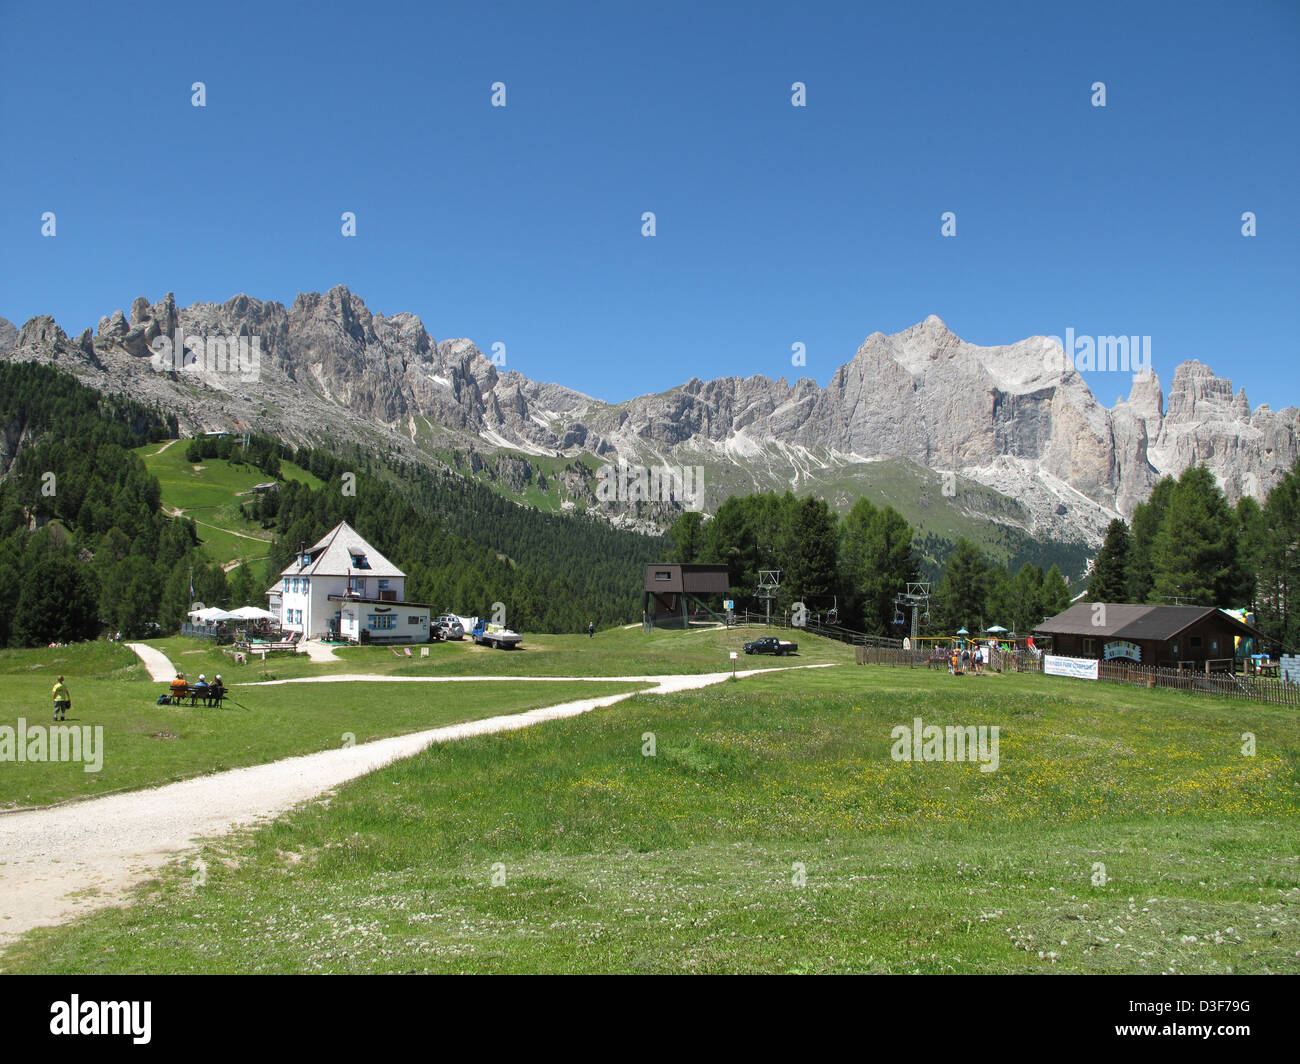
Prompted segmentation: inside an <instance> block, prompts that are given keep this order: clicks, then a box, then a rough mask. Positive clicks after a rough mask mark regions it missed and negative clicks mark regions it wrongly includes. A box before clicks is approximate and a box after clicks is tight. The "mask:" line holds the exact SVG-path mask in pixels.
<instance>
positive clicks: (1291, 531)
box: [1256, 461, 1300, 654]
mask: <svg viewBox="0 0 1300 1064" xmlns="http://www.w3.org/2000/svg"><path fill="white" fill-rule="evenodd" d="M1263 520H1264V535H1263V543H1262V546H1261V548H1260V553H1259V583H1258V586H1257V590H1256V617H1257V619H1258V621H1259V627H1260V629H1261V630H1262V631H1263V632H1264V633H1265V634H1266V635H1268V636H1269V637H1270V638H1272V639H1276V640H1278V641H1279V642H1281V644H1282V647H1283V650H1284V651H1286V652H1287V653H1291V654H1295V653H1300V461H1298V462H1297V463H1296V465H1295V466H1294V467H1293V468H1292V469H1291V471H1290V472H1289V473H1287V474H1286V475H1285V476H1283V477H1282V479H1281V481H1280V482H1279V483H1278V484H1277V485H1276V486H1275V487H1274V488H1273V490H1272V491H1270V492H1269V493H1268V498H1267V499H1266V500H1265V502H1264V512H1263Z"/></svg>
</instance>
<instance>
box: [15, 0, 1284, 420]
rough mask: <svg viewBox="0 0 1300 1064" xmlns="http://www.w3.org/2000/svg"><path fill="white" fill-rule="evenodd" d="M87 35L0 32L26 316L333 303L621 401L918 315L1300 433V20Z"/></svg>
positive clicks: (798, 8)
mask: <svg viewBox="0 0 1300 1064" xmlns="http://www.w3.org/2000/svg"><path fill="white" fill-rule="evenodd" d="M110 7H111V5H105V4H99V3H93V4H92V3H83V4H66V3H59V2H57V0H55V2H49V0H44V2H40V3H29V2H20V3H13V2H0V115H2V116H3V119H4V132H5V143H6V150H5V152H4V154H3V158H0V315H2V316H4V317H7V318H9V319H10V320H11V321H14V322H15V323H17V324H19V325H21V323H22V322H23V321H25V320H26V319H27V318H29V317H31V316H32V315H35V314H38V313H49V314H52V315H54V317H55V318H56V320H58V322H59V323H60V324H61V325H62V326H63V327H64V328H65V329H66V330H67V331H68V332H69V333H73V334H75V333H76V332H78V331H80V330H81V329H82V328H84V327H86V326H87V325H94V324H95V323H96V322H97V321H98V319H99V317H100V316H101V315H103V314H107V313H111V312H112V311H113V310H115V309H118V308H121V309H124V310H125V309H129V306H130V303H131V300H132V299H133V298H134V297H135V296H138V295H144V296H147V297H148V298H149V299H150V300H156V299H158V298H160V297H161V296H162V295H163V294H164V293H165V292H167V291H174V292H175V293H176V298H177V301H178V302H179V303H181V304H186V303H191V302H194V301H197V300H204V301H216V302H221V301H224V300H226V299H228V298H229V297H231V296H233V295H235V294H236V293H239V292H245V293H248V294H249V295H252V296H256V297H258V298H261V299H267V300H279V301H281V302H284V303H286V304H287V303H289V302H291V301H292V300H293V298H294V296H295V295H296V294H297V293H298V292H300V291H313V290H318V291H323V290H325V289H327V288H329V287H331V286H333V285H335V284H340V283H342V284H346V285H348V287H349V288H351V289H352V291H353V292H355V293H357V294H358V295H360V296H361V297H362V298H364V299H365V300H366V303H367V305H368V306H369V307H370V308H371V310H373V311H376V312H382V313H388V314H392V313H397V312H399V311H412V312H414V313H416V314H418V315H420V317H421V318H422V319H423V321H424V324H425V326H426V328H427V329H428V330H429V332H430V333H431V334H432V335H433V336H434V337H435V338H436V339H445V338H448V337H454V336H468V337H470V338H471V339H473V340H474V341H475V342H476V343H477V344H478V345H479V347H480V348H482V349H484V350H485V351H486V350H489V349H490V347H491V345H492V344H493V343H495V342H502V343H504V344H506V351H507V364H508V366H509V367H510V368H513V369H518V370H520V371H521V372H523V373H526V374H528V375H529V376H530V377H534V378H538V379H543V380H556V381H559V382H561V383H564V384H566V385H569V386H571V387H574V388H578V389H579V390H582V391H585V392H587V393H589V394H592V395H595V396H598V397H600V398H604V399H609V400H620V399H625V398H628V397H630V396H633V395H636V394H640V393H643V392H647V391H658V390H662V389H665V388H669V387H672V386H673V385H675V384H678V383H680V382H682V381H684V380H686V379H688V378H690V377H692V376H699V377H703V378H709V377H715V376H722V375H731V374H735V375H740V376H748V375H751V374H755V373H763V374H766V375H768V376H772V377H777V376H786V377H787V378H789V379H792V380H793V379H794V378H795V377H798V376H811V377H814V378H816V379H817V381H818V382H819V383H821V384H825V383H826V382H827V380H828V379H829V378H830V376H831V375H832V373H833V372H834V370H835V368H836V367H838V366H839V365H840V364H841V363H843V362H845V361H847V360H848V359H850V358H851V357H852V355H853V352H854V351H855V349H856V348H857V346H858V345H859V344H860V343H861V342H862V340H863V339H864V338H865V337H866V336H867V335H868V334H870V333H871V332H873V331H875V330H881V331H884V332H895V331H898V330H899V329H903V328H906V327H907V326H909V325H911V324H914V323H915V322H917V321H919V320H921V319H923V318H924V317H925V316H926V315H927V314H931V313H933V314H938V315H939V316H940V317H941V318H943V319H944V320H945V321H946V322H947V324H948V326H949V327H950V328H951V329H952V330H953V331H954V332H956V333H957V334H958V335H960V336H962V337H963V338H964V339H967V340H970V341H972V342H975V343H981V344H995V343H1008V342H1011V341H1014V340H1017V339H1021V338H1023V337H1025V336H1030V335H1034V334H1057V335H1063V334H1064V333H1065V330H1066V329H1067V328H1068V327H1072V328H1073V329H1074V330H1075V332H1076V333H1077V334H1080V335H1084V334H1092V335H1104V334H1129V335H1132V334H1137V335H1148V336H1150V337H1151V338H1152V339H1151V349H1152V355H1153V362H1154V366H1155V369H1156V371H1157V372H1158V373H1159V374H1160V377H1161V381H1162V383H1163V384H1164V386H1165V388H1166V391H1167V390H1168V385H1169V382H1170V379H1171V378H1172V375H1173V368H1174V366H1175V365H1176V364H1177V363H1178V362H1180V361H1182V360H1183V359H1186V358H1199V359H1200V360H1201V361H1203V362H1207V363H1208V364H1209V365H1211V366H1213V367H1214V369H1215V370H1216V371H1217V372H1219V373H1220V374H1222V375H1225V376H1230V377H1231V378H1232V379H1233V381H1234V384H1235V385H1237V386H1239V387H1240V386H1243V385H1244V386H1245V388H1246V389H1247V393H1248V395H1249V396H1250V399H1251V402H1252V403H1253V404H1256V405H1258V404H1259V403H1262V402H1268V403H1269V404H1270V405H1272V406H1273V407H1274V408H1278V407H1281V406H1285V405H1288V404H1294V405H1300V383H1297V380H1298V377H1300V375H1298V374H1297V372H1296V367H1297V364H1298V362H1297V355H1298V354H1300V350H1298V346H1300V345H1298V344H1297V339H1296V337H1297V328H1296V326H1297V302H1298V300H1297V292H1300V255H1297V247H1298V246H1300V245H1298V239H1297V238H1298V237H1300V220H1298V219H1297V195H1298V192H1300V136H1297V133H1298V132H1300V128H1298V127H1300V119H1298V118H1297V103H1298V101H1300V63H1297V60H1296V55H1297V49H1298V47H1300V3H1297V2H1295V0H1276V2H1274V0H1254V2H1246V3H1242V4H1238V5H1234V6H1229V5H1223V4H1203V3H1186V2H1177V3H1141V2H1134V0H1125V2H1121V3H1108V2H1090V3H1085V4H1058V3H1049V4H1040V3H1010V2H1002V3H998V2H994V3H987V4H984V3H981V4H965V3H961V4H933V3H909V4H890V5H878V6H877V5H867V4H857V3H843V4H824V3H816V2H812V3H807V4H804V3H800V4H793V3H788V2H784V3H779V4H746V5H739V4H736V5H727V6H718V5H709V4H700V3H683V4H676V3H659V2H656V3H653V4H608V3H582V4H579V3H564V2H562V0H561V2H557V3H554V4H499V3H497V4H493V3H475V4H456V5H427V6H426V5H416V4H412V5H410V6H409V7H408V6H406V5H399V4H385V3H379V4H375V5H370V6H368V7H367V6H365V5H358V4H335V3H318V4H311V5H297V4H294V5H281V4H275V3H270V4H250V5H239V4H223V5H221V7H220V8H212V7H210V6H205V5H198V6H194V5H178V6H173V5H163V4H157V5H153V4H144V5H136V6H134V7H132V8H122V9H120V10H110ZM195 81H203V82H204V83H205V84H206V91H207V106H206V107H204V108H196V107H193V106H191V88H190V86H191V84H192V83H193V82H195ZM496 81H502V82H504V83H505V85H506V94H507V95H506V101H507V106H506V107H505V108H493V107H492V106H491V105H490V97H491V85H492V83H493V82H496ZM795 81H802V82H804V83H805V84H806V86H807V107H806V108H795V107H792V106H791V85H792V83H793V82H795ZM1096 81H1102V82H1104V83H1105V85H1106V96H1107V100H1106V102H1107V106H1106V107H1105V108H1096V107H1093V106H1092V105H1091V96H1092V89H1091V86H1092V84H1093V83H1094V82H1096ZM349 210H350V211H355V212H356V215H357V235H356V237H354V238H346V237H343V236H342V235H341V234H340V226H341V222H340V215H341V214H342V212H343V211H349ZM44 211H54V212H55V213H56V217H57V235H56V236H55V237H52V238H50V237H42V236H41V215H42V212H44ZM644 211H653V212H655V215H656V219H657V235H655V236H654V237H653V238H647V237H644V236H642V235H641V216H642V212H644ZM944 211H954V212H955V213H956V216H957V235H956V236H954V237H951V238H945V237H943V236H941V235H940V227H941V215H942V213H943V212H944ZM1244 211H1253V212H1255V215H1256V217H1257V226H1258V235H1257V236H1255V237H1253V238H1247V237H1244V236H1242V235H1241V226H1242V222H1241V215H1242V213H1243V212H1244ZM795 342H801V343H803V344H804V345H806V350H807V365H806V367H804V368H796V367H793V366H792V365H791V361H790V356H791V345H792V344H793V343H795ZM1089 379H1090V383H1091V384H1092V385H1093V389H1094V391H1095V392H1096V393H1097V395H1098V398H1099V399H1101V401H1103V402H1104V403H1106V404H1107V405H1109V404H1111V403H1113V402H1114V401H1115V399H1116V398H1117V396H1118V395H1120V394H1127V392H1128V379H1127V378H1126V377H1123V376H1121V375H1120V374H1115V373H1110V374H1094V375H1090V377H1089Z"/></svg>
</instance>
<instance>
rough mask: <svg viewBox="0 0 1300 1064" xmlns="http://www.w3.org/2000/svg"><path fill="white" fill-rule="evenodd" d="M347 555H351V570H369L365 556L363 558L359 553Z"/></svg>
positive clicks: (354, 552) (351, 552)
mask: <svg viewBox="0 0 1300 1064" xmlns="http://www.w3.org/2000/svg"><path fill="white" fill-rule="evenodd" d="M348 553H349V554H350V555H351V557H352V568H353V569H369V568H370V562H368V561H367V560H366V556H365V555H364V554H360V553H358V552H357V551H349V552H348Z"/></svg>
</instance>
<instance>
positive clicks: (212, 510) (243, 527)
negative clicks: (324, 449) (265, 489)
mask: <svg viewBox="0 0 1300 1064" xmlns="http://www.w3.org/2000/svg"><path fill="white" fill-rule="evenodd" d="M188 444H189V441H188V440H178V441H175V442H173V443H172V444H171V445H170V446H168V445H166V444H149V445H148V446H145V447H140V448H137V450H136V453H137V454H138V455H140V457H141V458H142V459H143V460H144V464H145V466H146V467H147V468H148V470H149V472H150V473H152V474H153V475H154V476H155V477H157V478H158V483H159V486H160V487H161V488H162V504H163V506H164V507H165V508H167V509H168V510H179V511H180V512H181V513H182V514H184V516H186V517H188V518H190V519H191V520H193V521H194V522H195V523H196V524H197V525H198V531H199V538H200V540H201V541H202V544H203V550H204V553H205V554H207V556H208V557H209V558H211V559H212V560H213V561H214V562H218V563H220V564H225V563H227V562H231V561H235V560H236V559H241V560H245V561H261V560H264V559H265V558H266V557H267V554H268V548H269V546H270V543H271V533H270V532H268V531H266V530H265V529H263V528H262V527H261V526H259V525H257V524H255V523H254V522H252V521H249V520H247V519H246V518H245V517H244V516H243V514H242V513H241V512H240V509H239V507H240V505H241V504H242V503H243V502H246V501H247V499H248V498H249V497H250V496H249V494H248V493H249V492H251V491H252V488H253V485H254V484H260V483H262V482H264V481H266V480H268V479H270V478H268V477H267V476H266V474H264V473H262V472H261V471H260V470H257V469H254V468H253V467H252V466H248V465H233V464H232V463H230V462H229V461H225V460H223V459H220V458H208V459H204V460H203V461H202V462H187V461H186V460H185V449H186V447H187V446H188ZM280 477H281V479H283V480H300V481H303V482H304V483H306V484H308V485H310V486H311V487H313V488H315V487H319V486H320V481H319V480H318V479H317V478H316V477H314V476H312V475H311V474H310V473H309V472H307V471H306V470H304V469H300V468H298V467H297V466H295V465H294V464H293V463H292V462H282V463H281V464H280Z"/></svg>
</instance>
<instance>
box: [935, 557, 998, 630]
mask: <svg viewBox="0 0 1300 1064" xmlns="http://www.w3.org/2000/svg"><path fill="white" fill-rule="evenodd" d="M988 570H989V563H988V559H987V558H985V557H984V554H983V552H982V551H981V550H980V549H979V547H977V546H976V545H975V544H974V543H972V542H971V541H970V540H968V539H965V538H962V539H959V540H958V541H957V546H956V549H954V550H953V552H952V554H950V555H949V556H948V559H947V561H946V562H945V563H944V567H943V578H942V579H941V580H940V581H939V588H938V592H937V598H938V600H939V623H940V626H941V627H942V628H944V629H945V630H947V631H949V632H956V631H958V630H959V629H961V628H965V629H967V630H968V631H970V632H973V633H978V632H982V631H983V630H984V612H985V607H986V596H987V577H988Z"/></svg>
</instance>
